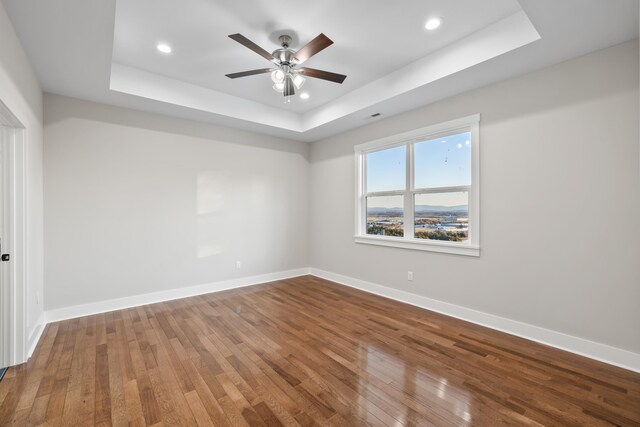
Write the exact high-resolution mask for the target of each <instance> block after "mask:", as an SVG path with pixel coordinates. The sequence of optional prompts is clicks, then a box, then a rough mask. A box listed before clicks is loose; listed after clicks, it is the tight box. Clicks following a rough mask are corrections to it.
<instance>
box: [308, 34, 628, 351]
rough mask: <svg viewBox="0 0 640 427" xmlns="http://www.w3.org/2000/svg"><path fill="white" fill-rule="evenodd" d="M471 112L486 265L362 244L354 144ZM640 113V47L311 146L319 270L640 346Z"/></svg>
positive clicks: (618, 49) (314, 258)
mask: <svg viewBox="0 0 640 427" xmlns="http://www.w3.org/2000/svg"><path fill="white" fill-rule="evenodd" d="M474 113H481V114H482V120H481V125H480V126H481V127H480V129H481V130H480V138H481V151H480V156H481V169H480V174H481V189H480V197H481V256H480V258H472V257H465V256H456V255H446V254H436V253H425V252H418V251H411V250H404V249H396V248H387V247H379V246H370V245H358V244H355V243H354V242H353V234H354V212H353V211H354V179H355V178H354V161H353V156H354V153H353V146H354V145H355V144H359V143H362V142H366V141H369V140H373V139H377V138H381V137H384V136H388V135H393V134H396V133H400V132H404V131H408V130H411V129H416V128H420V127H424V126H427V125H429V124H434V123H439V122H442V121H446V120H451V119H455V118H459V117H463V116H466V115H469V114H474ZM638 113H639V111H638V45H637V41H633V42H629V43H625V44H622V45H619V46H615V47H612V48H609V49H606V50H603V51H599V52H596V53H593V54H590V55H588V56H584V57H581V58H578V59H575V60H572V61H569V62H566V63H563V64H559V65H557V66H554V67H551V68H547V69H544V70H542V71H539V72H536V73H533V74H529V75H526V76H524V77H521V78H517V79H515V80H511V81H507V82H503V83H500V84H496V85H493V86H490V87H486V88H483V89H480V90H476V91H473V92H470V93H467V94H464V95H461V96H458V97H455V98H451V99H448V100H444V101H441V102H438V103H436V104H433V105H430V106H428V107H425V108H421V109H418V110H414V111H411V112H409V113H405V114H402V115H399V116H396V117H392V118H389V119H386V120H382V121H380V122H377V123H374V124H371V125H368V126H366V127H362V128H359V129H356V130H354V131H350V132H347V133H344V134H341V135H339V136H336V137H333V138H330V139H327V140H324V141H321V142H317V143H314V144H312V149H311V194H312V199H311V210H310V215H311V220H310V224H309V227H310V230H311V234H310V242H311V253H310V257H311V266H312V267H316V268H319V269H322V270H326V271H330V272H333V273H338V274H342V275H346V276H351V277H354V278H358V279H362V280H367V281H370V282H374V283H377V284H381V285H385V286H389V287H393V288H397V289H401V290H405V291H408V292H412V293H415V294H419V295H424V296H427V297H430V298H434V299H438V300H442V301H446V302H450V303H453V304H457V305H461V306H465V307H469V308H473V309H476V310H480V311H483V312H487V313H491V314H495V315H499V316H503V317H506V318H510V319H514V320H518V321H522V322H526V323H529V324H532V325H536V326H540V327H544V328H548V329H551V330H555V331H560V332H563V333H567V334H570V335H574V336H577V337H581V338H585V339H589V340H593V341H596V342H599V343H604V344H609V345H612V346H615V347H619V348H623V349H626V350H630V351H634V352H640V333H639V332H638V331H639V328H640V310H638V302H639V301H640V262H639V261H640V246H639V245H638V242H639V241H640V221H639V218H640V181H639V180H638V177H639V172H640V171H639V166H640V164H639V162H638V159H639V155H640V153H639V152H638V150H639V144H638V137H639V134H638ZM409 270H411V271H413V272H414V281H413V282H408V281H407V280H406V277H407V271H409Z"/></svg>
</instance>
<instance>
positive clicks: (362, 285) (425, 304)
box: [29, 267, 640, 372]
mask: <svg viewBox="0 0 640 427" xmlns="http://www.w3.org/2000/svg"><path fill="white" fill-rule="evenodd" d="M307 274H311V275H313V276H316V277H320V278H322V279H326V280H330V281H332V282H335V283H339V284H341V285H345V286H349V287H352V288H356V289H360V290H363V291H365V292H369V293H372V294H376V295H380V296H383V297H385V298H389V299H393V300H396V301H400V302H404V303H406V304H411V305H413V306H416V307H420V308H424V309H426V310H431V311H435V312H437V313H441V314H444V315H447V316H451V317H455V318H458V319H462V320H465V321H467V322H471V323H475V324H477V325H481V326H485V327H488V328H491V329H495V330H498V331H502V332H506V333H508V334H511V335H516V336H519V337H522V338H525V339H528V340H531V341H535V342H539V343H542V344H546V345H549V346H552V347H556V348H559V349H561V350H565V351H568V352H571V353H575V354H579V355H581V356H585V357H588V358H591V359H595V360H599V361H601V362H604V363H608V364H610V365H614V366H619V367H621V368H625V369H629V370H631V371H635V372H640V354H638V353H633V352H630V351H628V350H623V349H620V348H616V347H612V346H609V345H606V344H600V343H597V342H593V341H589V340H586V339H583V338H579V337H575V336H571V335H567V334H564V333H561V332H557V331H552V330H549V329H545V328H541V327H539V326H535V325H530V324H527V323H523V322H519V321H517V320H512V319H507V318H505V317H500V316H496V315H493V314H489V313H484V312H481V311H478V310H474V309H471V308H467V307H462V306H459V305H455V304H451V303H447V302H443V301H438V300H435V299H432V298H428V297H425V296H421V295H417V294H412V293H410V292H406V291H401V290H398V289H393V288H389V287H386V286H382V285H378V284H375V283H371V282H367V281H365V280H360V279H355V278H353V277H348V276H343V275H341V274H336V273H331V272H328V271H324V270H320V269H317V268H313V267H309V268H299V269H296V270H288V271H281V272H277V273H268V274H261V275H257V276H249V277H243V278H238V279H231V280H224V281H221V282H215V283H210V284H206V285H198V286H191V287H188V288H179V289H171V290H166V291H161V292H154V293H150V294H144V295H136V296H132V297H126V298H118V299H113V300H108V301H102V302H96V303H91V304H83V305H77V306H72V307H65V308H61V309H57V310H51V311H47V312H45V314H44V320H46V322H45V321H42V320H43V319H42V318H41V319H39V320H40V322H39V323H40V324H41V326H40V327H36V329H34V331H32V332H31V334H30V337H29V356H31V355H32V354H33V351H34V350H35V347H36V345H37V343H38V341H39V339H40V337H41V335H42V332H43V331H44V328H45V326H46V324H48V323H51V322H57V321H60V320H66V319H72V318H75V317H81V316H88V315H92V314H98V313H104V312H108V311H113V310H120V309H124V308H130V307H136V306H140V305H146V304H153V303H157V302H163V301H170V300H174V299H180V298H186V297H190V296H195V295H203V294H207V293H211V292H219V291H223V290H228V289H235V288H241V287H246V286H252V285H258V284H260V283H266V282H272V281H276V280H284V279H289V278H293V277H298V276H304V275H307Z"/></svg>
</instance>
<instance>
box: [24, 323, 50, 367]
mask: <svg viewBox="0 0 640 427" xmlns="http://www.w3.org/2000/svg"><path fill="white" fill-rule="evenodd" d="M45 326H47V324H46V323H45V317H44V312H43V313H40V317H39V318H38V321H37V322H36V325H35V326H34V327H33V330H32V331H31V333H30V334H29V340H28V341H27V349H28V351H27V359H29V358H30V357H31V356H32V355H33V352H34V351H35V350H36V346H37V345H38V343H39V342H40V337H41V336H42V333H43V332H44V328H45Z"/></svg>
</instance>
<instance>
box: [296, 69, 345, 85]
mask: <svg viewBox="0 0 640 427" xmlns="http://www.w3.org/2000/svg"><path fill="white" fill-rule="evenodd" d="M300 71H302V74H304V75H305V76H307V77H313V78H316V79H322V80H329V81H330V82H334V83H342V82H343V81H344V79H346V78H347V76H345V75H344V74H337V73H332V72H330V71H323V70H316V69H315V68H306V67H305V68H301V69H300Z"/></svg>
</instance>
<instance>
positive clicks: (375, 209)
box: [367, 196, 404, 237]
mask: <svg viewBox="0 0 640 427" xmlns="http://www.w3.org/2000/svg"><path fill="white" fill-rule="evenodd" d="M403 203H404V197H403V196H383V197H367V234H375V235H379V236H395V237H403V236H404V208H403Z"/></svg>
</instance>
